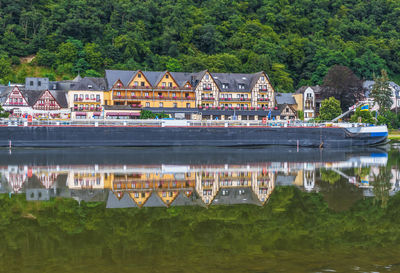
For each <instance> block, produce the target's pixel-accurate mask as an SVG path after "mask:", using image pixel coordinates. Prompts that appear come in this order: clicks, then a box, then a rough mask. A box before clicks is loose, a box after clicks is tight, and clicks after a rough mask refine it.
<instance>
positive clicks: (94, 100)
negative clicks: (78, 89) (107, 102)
mask: <svg viewBox="0 0 400 273" xmlns="http://www.w3.org/2000/svg"><path fill="white" fill-rule="evenodd" d="M74 102H100V99H96V98H93V99H90V98H87V99H86V98H74Z"/></svg>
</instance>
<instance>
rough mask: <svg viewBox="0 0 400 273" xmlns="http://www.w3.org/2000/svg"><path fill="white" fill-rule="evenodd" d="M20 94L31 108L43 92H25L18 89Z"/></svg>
mask: <svg viewBox="0 0 400 273" xmlns="http://www.w3.org/2000/svg"><path fill="white" fill-rule="evenodd" d="M20 90H21V92H22V94H23V95H24V97H25V99H26V100H27V102H28V105H29V106H31V107H32V106H33V105H34V104H35V103H36V102H37V100H38V99H39V98H40V97H41V95H42V94H43V92H44V91H40V90H25V89H22V88H20Z"/></svg>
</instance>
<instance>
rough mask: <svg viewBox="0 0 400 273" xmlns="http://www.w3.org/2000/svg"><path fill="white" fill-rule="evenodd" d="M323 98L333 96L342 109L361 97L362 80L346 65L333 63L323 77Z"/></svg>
mask: <svg viewBox="0 0 400 273" xmlns="http://www.w3.org/2000/svg"><path fill="white" fill-rule="evenodd" d="M321 93H322V96H323V98H329V97H335V98H336V99H337V100H339V101H340V105H341V106H342V109H343V110H346V109H347V108H348V107H349V106H351V105H353V104H355V103H356V102H357V101H359V100H360V99H362V98H363V96H364V89H363V86H362V81H361V80H360V79H359V78H358V77H357V76H356V75H355V74H354V73H353V71H351V69H349V68H348V67H346V66H340V65H335V66H333V67H332V68H331V69H329V71H328V73H327V74H326V76H325V77H324V83H323V86H322V91H321Z"/></svg>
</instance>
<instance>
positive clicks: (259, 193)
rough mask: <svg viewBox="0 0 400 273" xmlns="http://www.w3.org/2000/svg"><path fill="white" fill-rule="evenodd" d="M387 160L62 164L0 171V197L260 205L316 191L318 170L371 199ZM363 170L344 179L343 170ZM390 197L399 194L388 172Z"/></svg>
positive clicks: (398, 175)
mask: <svg viewBox="0 0 400 273" xmlns="http://www.w3.org/2000/svg"><path fill="white" fill-rule="evenodd" d="M386 163H387V155H386V154H383V155H379V156H376V155H371V156H358V157H352V158H349V159H347V160H344V161H337V162H264V163H257V164H253V163H252V164H248V165H227V164H225V165H143V166H142V165H62V166H0V174H1V180H0V192H1V193H9V194H19V193H25V194H26V198H27V200H30V201H35V200H36V201H40V200H49V199H50V198H52V197H69V198H74V199H76V200H77V201H79V202H80V201H86V202H92V201H103V202H106V203H107V207H108V208H127V207H139V208H142V207H171V206H205V207H208V206H214V205H234V204H253V205H259V206H262V205H264V204H265V203H266V202H267V201H268V199H269V198H270V196H271V194H272V193H273V191H274V189H275V187H276V186H291V185H294V186H298V187H301V188H303V189H304V190H305V191H318V187H317V186H316V185H317V184H316V180H317V177H318V170H319V169H321V168H324V169H328V170H332V171H335V172H337V173H339V174H340V175H341V176H342V177H344V178H345V179H348V181H349V182H350V183H353V184H355V185H356V186H358V187H361V188H364V189H366V190H365V195H368V194H370V189H371V187H372V182H371V181H372V178H373V177H374V174H375V175H376V172H379V170H380V168H379V167H381V166H386ZM354 168H359V169H367V170H368V172H364V173H363V174H362V175H358V176H349V175H347V174H346V173H345V172H344V170H346V169H354ZM392 174H393V175H392V178H391V181H390V182H391V185H392V188H391V192H392V193H394V192H397V191H398V190H399V188H400V187H399V181H400V170H397V169H393V170H392Z"/></svg>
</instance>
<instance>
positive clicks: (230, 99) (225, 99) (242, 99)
mask: <svg viewBox="0 0 400 273" xmlns="http://www.w3.org/2000/svg"><path fill="white" fill-rule="evenodd" d="M219 100H220V101H243V102H246V101H247V102H250V101H251V98H220V99H219Z"/></svg>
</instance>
